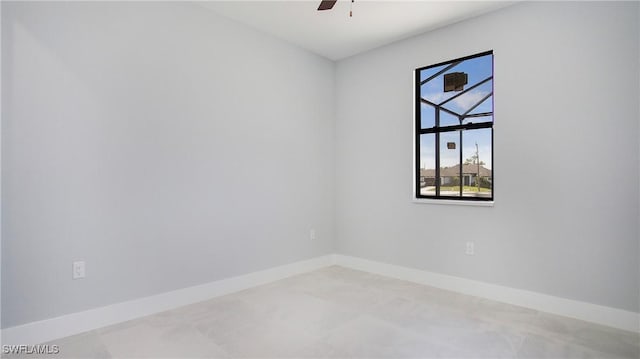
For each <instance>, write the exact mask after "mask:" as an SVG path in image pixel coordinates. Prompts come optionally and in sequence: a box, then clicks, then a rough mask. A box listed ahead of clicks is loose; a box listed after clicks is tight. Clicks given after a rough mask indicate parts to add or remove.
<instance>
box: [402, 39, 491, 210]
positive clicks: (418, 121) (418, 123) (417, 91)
mask: <svg viewBox="0 0 640 359" xmlns="http://www.w3.org/2000/svg"><path fill="white" fill-rule="evenodd" d="M487 55H491V63H492V65H491V66H492V70H491V76H490V81H491V82H492V86H491V97H492V98H491V101H492V105H491V116H492V120H491V121H490V122H481V123H472V122H471V123H468V124H462V121H463V120H464V118H468V117H471V116H466V114H465V115H462V116H461V115H460V114H457V113H451V112H452V111H449V110H447V109H444V110H445V111H447V112H450V114H451V115H454V116H456V117H458V118H459V119H460V121H459V122H460V125H450V126H439V112H438V109H439V108H440V110H442V109H443V108H442V107H440V106H439V105H438V104H435V103H432V102H430V101H428V100H427V99H424V98H422V96H421V87H422V84H424V83H426V82H428V80H425V81H421V78H420V73H421V71H423V70H426V69H430V68H434V67H439V66H443V65H453V64H457V63H460V62H463V61H466V60H470V59H474V58H477V57H482V56H487ZM493 66H494V55H493V50H489V51H485V52H481V53H477V54H474V55H469V56H465V57H460V58H457V59H453V60H449V61H444V62H440V63H437V64H433V65H429V66H423V67H419V68H416V69H415V71H414V76H415V80H414V86H415V87H414V95H415V98H414V102H415V104H414V105H415V110H414V111H415V115H414V118H415V119H414V121H415V127H414V145H415V154H414V157H415V163H414V172H415V178H414V185H415V188H414V196H415V198H416V199H433V200H455V201H478V202H493V201H494V198H495V178H494V175H493V174H494V169H495V165H494V160H493V157H494V153H493V152H494V146H493V143H494V138H493V137H494V122H495V117H494V113H495V108H494V105H495V96H494V88H495V86H494V82H493V80H494V67H493ZM454 68H455V65H453V66H447V67H446V68H445V69H443V70H441V72H442V73H446V72H447V71H448V70H450V69H454ZM438 75H439V74H437V75H435V76H433V77H436V76H438ZM487 80H488V79H487ZM487 80H483V81H481V82H480V83H478V84H471V86H470V87H469V88H468V89H467V91H468V90H470V89H472V88H473V87H475V86H479V85H481V84H482V83H484V82H485V81H487ZM454 96H456V95H454ZM449 100H451V98H450V99H448V100H447V101H445V102H448V101H449ZM485 100H486V99H485ZM483 101H484V100H483ZM423 102H424V103H427V104H428V105H431V106H434V110H435V113H436V115H435V119H434V126H433V127H431V128H422V111H421V105H422V103H423ZM480 103H482V101H481V102H480ZM480 103H478V104H476V105H475V106H478V105H479V104H480ZM475 106H474V107H473V108H471V109H470V110H469V111H472V110H473V109H474V108H475ZM469 111H467V112H469ZM465 116H466V117H465ZM482 128H489V129H491V196H490V197H465V196H462V192H463V188H464V183H463V182H462V181H463V176H462V171H463V162H462V157H463V152H462V133H463V132H464V131H465V130H473V129H482ZM453 131H459V132H460V138H461V139H460V141H461V142H460V183H461V184H460V196H446V195H441V194H440V187H441V186H442V185H441V184H440V180H439V179H440V134H441V133H445V132H453ZM429 133H433V134H435V136H434V137H435V140H434V147H435V176H434V184H435V186H436V192H435V194H434V195H424V194H421V193H420V189H421V183H420V180H421V176H420V170H421V168H420V160H421V158H420V136H421V135H423V134H429ZM478 178H480V173H478Z"/></svg>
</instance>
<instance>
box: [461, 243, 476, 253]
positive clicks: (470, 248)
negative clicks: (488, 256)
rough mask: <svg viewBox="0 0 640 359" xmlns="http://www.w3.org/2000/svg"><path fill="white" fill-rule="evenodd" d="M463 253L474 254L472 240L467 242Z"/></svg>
mask: <svg viewBox="0 0 640 359" xmlns="http://www.w3.org/2000/svg"><path fill="white" fill-rule="evenodd" d="M464 253H465V254H466V255H468V256H472V255H474V254H476V249H475V244H474V243H473V242H467V247H466V249H465V252H464Z"/></svg>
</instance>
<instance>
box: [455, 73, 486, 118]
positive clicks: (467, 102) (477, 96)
mask: <svg viewBox="0 0 640 359" xmlns="http://www.w3.org/2000/svg"><path fill="white" fill-rule="evenodd" d="M491 91H493V85H492V83H491V81H488V82H485V83H484V84H482V85H480V86H478V87H476V88H474V89H473V90H470V91H468V92H466V93H464V94H462V95H459V96H458V97H456V98H454V99H453V100H451V101H449V102H447V103H446V104H444V105H443V107H444V108H446V109H448V110H451V111H453V112H455V113H458V114H460V115H463V114H465V113H466V112H467V111H469V110H471V111H474V110H477V109H478V107H482V108H484V109H486V111H483V112H491V111H492V109H491V105H492V102H491V101H486V99H485V98H486V97H487V96H490V95H491ZM483 99H485V100H484V101H483ZM480 101H482V102H480ZM478 103H480V104H479V105H478ZM476 105H477V107H476V108H473V107H474V106H476ZM469 113H471V112H469Z"/></svg>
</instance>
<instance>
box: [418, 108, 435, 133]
mask: <svg viewBox="0 0 640 359" xmlns="http://www.w3.org/2000/svg"><path fill="white" fill-rule="evenodd" d="M435 113H436V111H435V108H434V107H433V106H430V105H427V104H426V103H422V104H421V105H420V126H421V128H431V127H433V126H435V116H436V115H435Z"/></svg>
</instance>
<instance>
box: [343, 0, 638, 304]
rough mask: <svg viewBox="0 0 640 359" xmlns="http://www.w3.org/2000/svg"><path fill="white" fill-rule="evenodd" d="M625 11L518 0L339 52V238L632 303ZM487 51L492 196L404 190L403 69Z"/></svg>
mask: <svg viewBox="0 0 640 359" xmlns="http://www.w3.org/2000/svg"><path fill="white" fill-rule="evenodd" d="M638 14H639V11H638V3H637V2H636V3H583V2H578V3H548V2H544V3H537V2H536V3H524V4H518V5H515V6H513V7H509V8H506V9H503V10H500V11H498V12H495V13H492V14H488V15H485V16H481V17H478V18H475V19H472V20H469V21H465V22H462V23H458V24H455V25H452V26H449V27H446V28H443V29H441V30H437V31H434V32H431V33H428V34H425V35H422V36H418V37H415V38H412V39H409V40H406V41H402V42H399V43H395V44H392V45H390V46H386V47H383V48H379V49H377V50H374V51H371V52H368V53H365V54H362V55H359V56H355V57H352V58H349V59H347V60H344V61H341V62H339V63H338V65H337V68H336V88H337V103H336V106H337V109H336V113H337V114H336V116H337V119H336V175H337V180H336V208H337V217H336V218H337V222H336V233H337V242H336V243H337V245H338V252H339V253H342V254H347V255H353V256H359V257H363V258H367V259H372V260H376V261H382V262H387V263H391V264H397V265H402V266H408V267H413V268H417V269H422V270H428V271H433V272H438V273H444V274H449V275H454V276H460V277H464V278H470V279H475V280H480V281H485V282H489V283H496V284H501V285H505V286H510V287H515V288H521V289H527V290H531V291H536V292H541V293H546V294H550V295H554V296H559V297H564V298H569V299H576V300H580V301H585V302H590V303H596V304H600V305H605V306H610V307H614V308H620V309H625V310H630V311H635V312H638V311H640V298H639V293H640V288H639V282H640V270H639V268H640V263H639V232H638V218H639V217H638V216H639V209H638V205H639V202H638V198H639V197H638V196H639V192H638V183H639V177H638V174H639V168H638V167H639V156H638V144H639V143H638V142H639V141H638V139H639V137H638V129H639V128H638V127H639V126H638V124H639V119H640V111H639V108H638V99H639V98H640V91H639V82H638V81H639V45H638V44H639V38H638V33H639V28H638ZM486 50H494V55H495V73H494V75H495V142H494V151H495V156H494V161H493V163H494V170H495V172H494V174H495V186H496V187H495V206H494V207H491V208H485V207H464V206H454V205H425V204H414V203H412V202H411V194H412V153H413V147H412V146H413V145H412V125H413V121H412V118H413V113H412V109H413V98H412V90H413V88H412V83H413V82H412V81H413V77H412V76H413V75H412V71H413V69H415V68H417V67H421V66H426V65H430V64H434V63H438V62H442V61H446V60H450V59H454V58H458V57H462V56H466V55H472V54H475V53H478V52H482V51H486ZM523 178H526V179H527V180H526V181H523V180H522V179H523ZM469 239H473V240H474V241H475V242H476V247H475V249H476V255H475V256H466V255H465V254H464V242H465V241H467V240H469Z"/></svg>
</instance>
